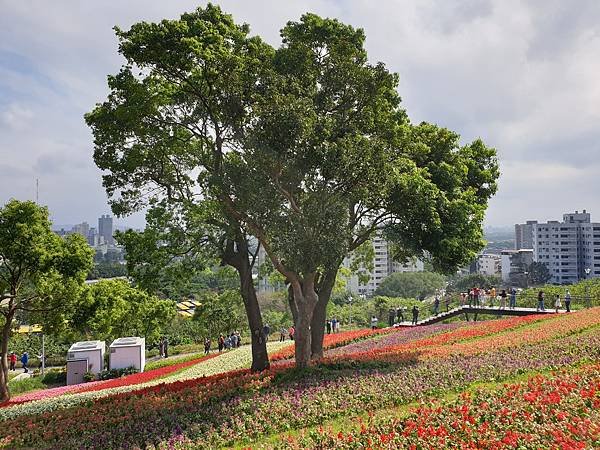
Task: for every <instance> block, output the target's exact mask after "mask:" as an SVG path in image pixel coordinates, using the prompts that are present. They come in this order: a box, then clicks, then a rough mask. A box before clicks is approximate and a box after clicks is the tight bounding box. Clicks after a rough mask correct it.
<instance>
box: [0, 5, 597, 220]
mask: <svg viewBox="0 0 600 450" xmlns="http://www.w3.org/2000/svg"><path fill="white" fill-rule="evenodd" d="M218 3H220V4H221V5H222V6H223V8H224V9H225V10H226V11H228V12H231V13H232V14H233V15H234V17H235V18H236V20H237V21H239V22H247V23H249V24H250V25H251V28H252V32H253V33H256V34H260V35H261V36H263V37H264V38H265V39H266V40H267V41H268V42H270V43H271V44H273V45H277V44H278V42H279V37H278V34H279V30H280V29H281V28H282V27H283V26H284V25H285V23H286V22H287V21H288V20H297V19H298V18H299V17H300V15H301V14H302V13H304V12H306V11H312V12H316V13H318V14H321V15H324V16H332V17H337V18H339V19H340V20H342V21H344V22H347V23H350V24H352V25H354V26H359V27H363V28H364V29H365V32H366V35H367V43H366V45H367V49H368V51H369V54H370V57H371V59H372V60H374V61H379V60H381V61H384V62H385V63H386V64H387V66H388V67H389V68H390V69H391V70H393V71H396V72H398V73H399V74H400V94H401V95H402V97H403V100H404V105H405V107H406V108H407V110H408V112H409V114H410V116H411V118H412V119H413V120H415V121H421V120H427V121H430V122H434V123H438V124H440V125H443V126H447V127H449V128H452V129H454V130H456V131H457V132H459V133H460V134H461V135H462V136H463V138H464V139H465V140H471V139H473V138H475V137H482V138H483V139H484V141H486V142H487V143H488V144H489V145H492V146H494V147H496V148H497V149H498V152H499V155H500V158H501V163H502V171H503V176H502V179H501V181H500V188H499V191H498V194H497V196H496V197H495V198H494V199H493V200H492V203H491V207H490V210H489V214H488V222H489V223H490V224H495V225H502V224H511V223H514V222H519V221H522V220H525V219H531V218H533V219H535V218H553V217H555V218H557V217H559V216H560V214H561V213H562V212H563V211H567V210H572V209H583V208H587V209H588V210H591V211H592V213H593V214H594V213H595V214H596V216H597V218H598V219H599V220H600V199H598V198H596V197H595V196H594V195H593V192H595V191H597V190H598V189H599V188H600V179H597V177H595V176H594V169H593V168H592V167H590V164H589V162H590V161H594V160H595V159H596V157H597V156H598V155H599V154H600V129H599V128H598V126H597V124H598V120H599V119H600V84H599V83H598V82H597V74H598V73H600V60H599V59H598V57H597V55H599V54H600V21H598V20H597V18H598V17H599V14H600V3H599V2H597V1H595V0H588V1H585V0H581V1H579V2H578V4H577V7H576V8H575V7H573V5H570V4H569V3H567V2H563V1H560V0H556V1H541V0H540V1H533V0H532V1H528V2H522V1H519V0H495V1H492V0H468V1H465V2H458V3H457V2H447V1H446V0H419V1H413V0H385V1H377V2H374V1H372V0H355V1H352V2H344V1H340V0H337V1H334V0H305V1H295V2H282V1H279V0H263V1H253V2H247V1H243V0H237V1H236V0H224V1H222V2H218ZM198 5H199V4H198V2H194V1H184V0H177V1H170V2H164V1H159V0H154V1H142V0H131V1H127V2H117V1H112V2H100V1H98V0H96V1H86V2H73V1H68V0H56V1H53V2H45V3H40V2H35V1H33V0H21V1H18V2H12V1H9V0H0V9H1V10H2V14H0V128H2V133H0V157H1V161H2V162H3V163H4V165H2V164H0V179H2V180H3V182H2V183H0V200H4V199H7V198H9V197H11V196H15V197H27V196H29V198H31V193H32V187H31V186H32V185H33V179H34V178H35V177H36V176H38V177H40V182H41V184H42V186H43V199H45V200H46V201H47V203H48V205H49V207H50V209H51V210H52V211H54V213H55V216H56V217H57V219H58V220H59V221H61V222H67V223H69V222H70V223H73V222H77V221H80V220H88V221H93V220H94V218H95V217H96V216H97V215H99V214H101V213H103V212H106V211H107V206H106V196H105V194H104V191H103V189H102V187H101V179H100V173H99V171H98V169H97V168H95V166H94V164H93V162H92V159H91V155H92V140H91V135H90V132H89V130H88V129H87V128H86V126H85V124H84V122H83V118H82V116H83V114H84V113H85V112H86V111H88V110H90V109H91V108H92V107H93V105H94V104H95V103H96V102H98V101H101V100H102V99H103V98H104V97H105V96H106V92H107V89H106V75H107V74H109V73H114V72H116V71H117V70H118V68H119V65H120V64H121V59H120V57H119V56H118V54H117V52H116V49H117V44H116V39H115V37H114V33H113V31H112V27H113V26H114V25H119V26H121V27H124V28H127V27H129V26H130V25H131V24H132V23H134V22H136V21H139V20H160V19H162V18H165V17H170V18H173V17H177V16H178V15H179V14H180V13H182V12H184V11H189V10H192V9H194V8H195V7H197V6H198ZM7 161H8V162H9V163H8V164H10V167H8V164H7ZM15 173H19V174H20V176H15V175H14V174H15ZM9 178H10V180H11V182H10V183H5V182H4V181H5V180H7V179H9ZM136 220H138V219H136ZM138 223H139V222H138Z"/></svg>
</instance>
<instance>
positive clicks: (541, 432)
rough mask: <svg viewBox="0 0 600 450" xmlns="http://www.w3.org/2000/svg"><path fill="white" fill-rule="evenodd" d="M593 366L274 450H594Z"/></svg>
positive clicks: (321, 433)
mask: <svg viewBox="0 0 600 450" xmlns="http://www.w3.org/2000/svg"><path fill="white" fill-rule="evenodd" d="M599 393H600V365H598V364H595V365H590V366H586V367H584V368H583V369H582V370H580V371H578V372H577V373H569V372H565V371H560V372H557V373H554V374H552V375H551V376H535V377H532V378H530V379H529V380H528V381H527V382H523V383H518V384H511V385H505V386H503V387H502V388H501V389H498V390H494V391H486V390H479V391H476V392H475V393H474V394H473V395H470V394H464V395H461V396H460V397H459V399H458V400H455V401H451V402H442V403H439V402H430V403H427V404H422V405H420V406H419V407H418V408H415V409H414V410H413V411H411V413H410V414H409V415H408V416H407V417H403V418H401V419H397V418H393V419H387V420H382V421H378V420H373V419H371V418H370V419H369V420H367V421H363V420H360V419H359V420H357V421H356V422H357V423H356V426H355V428H354V429H353V430H351V431H348V432H342V431H338V432H333V431H332V430H326V429H323V428H320V429H318V430H317V431H314V432H311V433H308V434H305V435H302V436H301V437H300V438H294V437H289V438H288V439H287V440H283V441H282V443H281V444H280V445H277V447H276V448H278V449H294V450H295V449H304V448H328V449H363V448H374V449H375V448H377V449H394V448H447V447H448V446H452V447H455V448H462V449H480V448H494V449H502V448H506V449H508V448H557V449H582V450H584V449H588V448H598V447H600V395H599Z"/></svg>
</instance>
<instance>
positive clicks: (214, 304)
mask: <svg viewBox="0 0 600 450" xmlns="http://www.w3.org/2000/svg"><path fill="white" fill-rule="evenodd" d="M197 299H198V300H199V301H200V302H202V305H201V306H199V307H196V311H195V313H194V318H193V320H194V321H196V322H198V324H199V325H200V327H201V328H200V329H201V331H202V333H203V335H204V336H205V337H210V338H213V339H214V338H217V337H218V336H219V334H226V333H231V332H232V331H235V330H239V329H240V328H242V327H243V326H244V324H245V316H244V308H243V303H242V298H241V296H240V294H239V292H238V291H234V290H228V291H225V292H222V293H217V292H205V293H203V294H202V296H201V297H199V298H198V297H197Z"/></svg>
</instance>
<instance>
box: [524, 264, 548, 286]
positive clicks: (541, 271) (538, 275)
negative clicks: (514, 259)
mask: <svg viewBox="0 0 600 450" xmlns="http://www.w3.org/2000/svg"><path fill="white" fill-rule="evenodd" d="M527 271H528V275H527V277H528V278H529V283H530V284H533V285H536V284H544V283H546V282H547V281H549V280H550V278H552V275H551V274H550V271H549V270H548V267H546V265H545V264H544V263H541V262H535V261H534V262H532V263H531V264H530V265H529V267H527Z"/></svg>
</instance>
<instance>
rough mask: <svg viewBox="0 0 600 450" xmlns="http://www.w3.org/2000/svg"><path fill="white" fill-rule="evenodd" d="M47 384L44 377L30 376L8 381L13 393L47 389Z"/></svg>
mask: <svg viewBox="0 0 600 450" xmlns="http://www.w3.org/2000/svg"><path fill="white" fill-rule="evenodd" d="M45 388H46V385H45V384H44V383H43V382H42V377H29V378H22V379H20V380H12V381H9V382H8V389H9V390H10V394H11V395H17V394H22V393H24V392H29V391H36V390H39V389H45Z"/></svg>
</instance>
